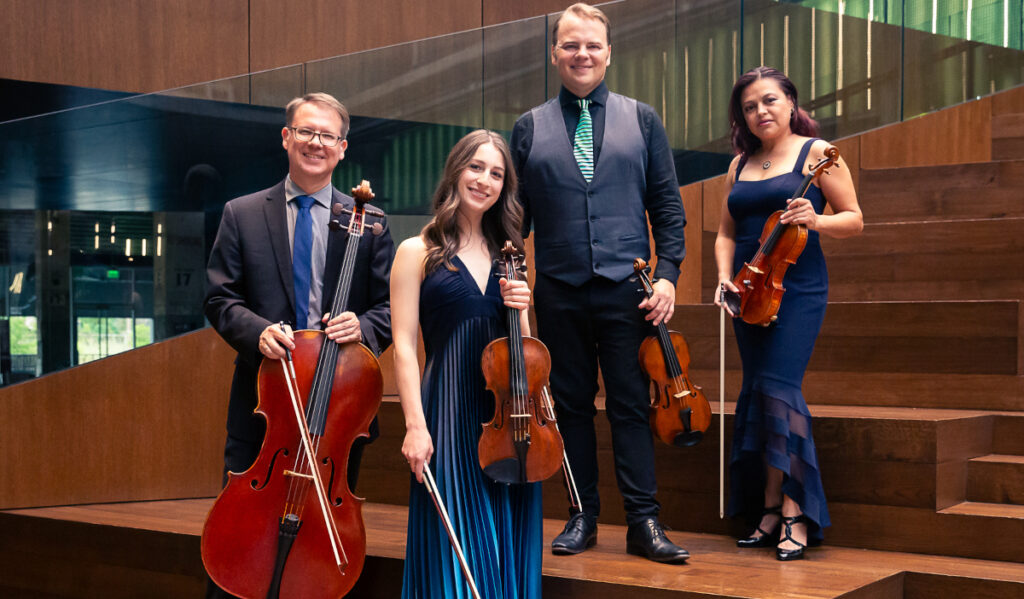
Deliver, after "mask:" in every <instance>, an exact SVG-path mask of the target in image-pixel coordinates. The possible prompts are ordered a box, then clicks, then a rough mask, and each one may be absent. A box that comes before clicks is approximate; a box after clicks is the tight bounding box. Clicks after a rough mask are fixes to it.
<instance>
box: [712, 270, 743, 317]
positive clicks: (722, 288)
mask: <svg viewBox="0 0 1024 599" xmlns="http://www.w3.org/2000/svg"><path fill="white" fill-rule="evenodd" d="M726 291H732V292H734V293H739V292H740V290H739V289H738V288H737V287H736V286H735V285H733V284H732V281H731V280H730V279H723V280H722V281H719V282H718V292H717V293H715V305H716V306H718V307H719V308H725V312H726V313H727V314H728V315H729V316H732V317H733V318H736V316H738V315H737V314H733V313H732V310H730V309H729V305H728V304H726V303H725V298H724V297H723V295H724V293H725V292H726Z"/></svg>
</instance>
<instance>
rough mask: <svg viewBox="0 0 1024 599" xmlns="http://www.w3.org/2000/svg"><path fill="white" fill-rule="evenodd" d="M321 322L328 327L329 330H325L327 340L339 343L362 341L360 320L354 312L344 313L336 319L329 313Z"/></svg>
mask: <svg viewBox="0 0 1024 599" xmlns="http://www.w3.org/2000/svg"><path fill="white" fill-rule="evenodd" d="M321 322H323V323H324V324H326V325H327V328H326V329H324V332H325V333H327V338H328V339H332V340H334V341H337V342H338V343H348V342H350V341H361V340H362V338H363V333H362V330H361V329H360V328H359V319H358V318H357V317H356V315H355V313H353V312H342V313H341V314H339V315H337V316H335V317H334V318H331V315H330V313H327V314H324V317H323V318H322V319H321Z"/></svg>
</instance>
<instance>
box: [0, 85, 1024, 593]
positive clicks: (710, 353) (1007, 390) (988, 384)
mask: <svg viewBox="0 0 1024 599" xmlns="http://www.w3.org/2000/svg"><path fill="white" fill-rule="evenodd" d="M958 115H960V116H958ZM963 115H967V116H963ZM951 123H952V124H954V125H955V124H956V123H968V124H969V126H964V127H959V128H958V127H955V126H952V125H950V124H951ZM979 123H983V124H984V126H981V125H979ZM937 132H938V133H937ZM979 132H980V133H979ZM940 134H941V135H944V136H948V137H949V139H946V138H944V137H942V138H938V137H936V136H937V135H940ZM838 145H839V146H840V149H841V151H842V152H843V159H844V160H845V161H846V162H845V165H846V166H847V167H848V168H850V169H851V172H852V173H853V174H854V180H855V182H856V184H857V186H858V190H859V197H860V201H861V204H862V206H863V209H864V213H865V220H866V226H865V232H864V235H863V236H861V237H858V238H853V239H847V240H839V241H834V240H828V239H826V240H824V247H825V251H826V254H827V259H828V262H829V267H830V273H831V279H832V281H831V298H830V299H831V301H830V304H829V307H828V312H827V315H826V319H825V324H824V327H823V330H822V333H821V336H820V338H819V341H818V345H817V348H816V351H815V354H814V357H813V359H812V360H811V363H810V366H809V370H808V373H807V376H806V379H805V384H804V395H805V397H806V398H807V400H808V403H809V405H810V408H811V412H812V414H813V415H814V417H815V421H814V427H815V428H814V435H815V441H816V443H817V446H818V449H819V461H820V466H821V470H822V475H823V479H824V484H825V491H826V494H827V496H828V498H829V501H830V503H829V507H830V510H831V514H832V521H833V526H832V527H831V528H829V529H828V530H826V545H825V547H823V548H821V549H814V550H812V551H811V552H810V553H809V558H808V559H807V560H805V561H804V562H803V563H792V564H781V565H780V564H778V563H777V562H775V561H774V560H773V559H771V557H770V552H768V551H767V550H766V551H765V552H753V553H752V552H742V551H740V550H738V549H736V548H735V546H734V543H733V540H732V536H731V535H738V534H741V533H743V532H746V531H745V530H744V527H743V524H742V523H739V522H734V521H730V520H720V519H719V518H718V442H719V437H718V432H717V431H718V425H719V422H720V420H719V418H723V417H724V418H725V425H726V431H727V433H726V434H727V438H726V439H725V441H726V444H727V445H728V444H729V441H730V438H731V430H732V418H733V409H734V408H733V405H732V403H731V402H730V403H727V404H726V406H725V410H724V413H719V411H718V407H717V397H718V393H719V389H718V335H719V328H718V323H719V312H718V311H717V309H716V308H715V307H714V306H713V305H712V304H711V303H710V298H711V290H712V289H713V287H714V284H715V280H714V265H713V257H712V256H713V252H712V251H711V248H712V244H713V241H714V234H715V231H717V226H718V222H717V218H718V217H717V215H718V214H720V202H721V200H722V195H721V193H720V192H721V189H722V182H721V178H718V179H712V180H708V181H704V182H700V183H695V184H692V185H689V186H686V187H684V188H683V190H682V192H683V201H684V204H686V206H687V214H688V217H689V219H690V224H689V225H688V229H687V239H688V240H689V241H690V243H689V244H688V245H689V256H690V257H689V258H688V263H687V264H685V265H684V278H683V279H681V286H682V287H681V289H682V290H681V292H680V296H679V297H680V305H679V306H677V310H676V315H675V317H674V318H673V321H672V323H671V326H672V328H675V329H677V330H680V331H682V332H683V333H684V335H686V337H687V339H688V341H689V344H690V349H691V355H692V358H693V362H692V364H691V375H692V378H693V379H694V380H695V381H696V382H697V383H698V384H702V385H703V386H704V388H705V391H706V393H707V395H708V397H709V398H711V399H712V400H713V405H714V409H715V418H714V421H713V422H712V426H711V429H710V430H709V431H708V435H707V437H706V439H705V440H704V441H703V442H702V443H701V444H699V445H698V446H696V447H694V448H691V449H687V450H680V449H677V448H672V447H667V446H664V445H660V444H658V445H657V446H656V447H657V455H656V460H657V464H656V467H657V474H658V481H659V484H660V488H659V494H658V498H659V500H660V501H661V503H662V520H663V521H664V522H665V523H666V524H668V525H669V526H671V527H672V528H673V529H674V532H672V533H670V535H671V536H672V537H673V538H674V539H677V540H679V541H680V542H681V543H682V544H683V545H684V546H686V547H687V548H688V549H689V550H690V551H691V552H692V553H693V556H694V557H693V558H692V559H691V563H690V565H689V566H686V567H685V568H672V567H668V566H660V565H655V564H650V563H647V562H646V561H645V560H641V559H639V558H633V557H630V556H626V555H625V554H624V553H623V534H624V532H623V529H622V528H621V527H620V526H621V524H623V522H624V514H623V513H622V506H621V501H620V499H619V496H618V491H617V489H616V488H615V484H614V477H613V476H612V456H611V450H610V447H611V444H610V434H609V430H608V424H607V421H606V419H604V418H601V417H599V418H598V419H597V426H598V439H599V444H600V445H599V447H600V449H599V456H598V458H599V462H600V468H601V472H602V478H601V484H600V492H601V495H602V498H603V512H602V516H601V523H602V524H601V531H602V532H601V542H600V543H599V545H598V547H597V548H596V549H595V550H594V551H592V552H587V553H586V554H584V556H580V557H578V558H553V557H550V556H547V555H546V556H545V592H546V593H548V592H555V591H558V592H562V593H568V596H576V595H583V594H585V595H586V596H592V597H594V598H595V599H597V598H599V597H620V596H638V597H640V596H642V597H667V596H673V597H675V596H682V597H769V596H772V597H788V596H801V597H823V598H824V597H843V598H846V599H875V598H878V599H919V598H922V599H923V598H925V597H928V598H930V597H943V596H958V597H966V598H972V599H973V598H978V599H981V598H987V597H1016V596H1024V551H1021V549H1020V539H1022V538H1024V476H1022V475H1024V376H1022V375H1024V309H1022V303H1024V266H1022V264H1024V262H1022V258H1024V88H1020V89H1016V90H1011V91H1009V92H1004V93H1002V94H999V95H997V96H993V97H990V98H984V99H982V100H979V101H976V102H971V103H968V104H965V105H962V106H959V107H954V108H951V109H948V110H946V111H942V112H940V113H936V114H934V115H928V116H925V117H921V118H919V119H914V120H912V121H908V122H906V123H901V124H898V125H893V126H891V127H886V128H883V129H879V130H876V131H872V132H868V133H866V134H863V135H861V136H858V137H856V138H852V139H847V140H842V141H840V142H838ZM993 157H997V158H999V160H992V158H993ZM709 273H710V274H709ZM687 285H690V287H687ZM232 357H233V356H232V353H231V351H230V350H229V349H228V348H227V346H226V344H224V343H223V342H221V341H220V340H219V339H217V338H216V336H215V334H214V333H212V332H211V331H209V330H204V331H199V332H197V333H194V334H190V335H186V336H183V337H180V338H176V339H173V340H169V341H166V342H162V343H158V344H155V345H153V346H149V347H147V348H142V349H140V350H136V351H133V352H128V353H126V354H122V355H119V356H114V357H111V358H108V359H105V360H101V361H98V362H94V363H91V364H87V365H84V366H81V367H78V368H74V369H71V370H68V371H65V372H61V373H56V374H54V375H50V376H46V377H42V378H40V379H38V380H35V381H30V382H26V383H23V384H20V385H15V386H12V387H8V388H5V389H2V390H0V480H3V481H4V482H5V484H3V485H0V510H4V511H3V512H0V558H4V559H0V563H3V564H4V565H3V566H0V596H5V597H7V596H10V597H100V596H102V597H121V596H124V597H132V596H153V597H158V596H161V597H162V596H168V597H170V596H191V595H194V594H195V593H194V591H196V590H198V589H200V588H201V586H202V570H201V564H200V563H199V561H198V537H197V530H198V526H199V524H200V523H201V520H202V515H203V514H204V513H205V509H206V506H207V505H208V499H207V500H198V499H195V498H199V497H210V496H212V495H214V494H216V492H217V490H218V488H219V487H218V483H219V472H220V467H221V466H220V465H221V459H222V456H221V447H222V444H223V438H224V429H223V423H224V414H225V410H226V402H227V395H228V394H227V388H228V384H229V380H230V375H229V374H228V373H229V372H230V371H231V359H232ZM381 363H382V366H383V367H384V371H385V378H386V386H385V389H386V391H385V392H386V393H388V394H390V395H389V396H388V397H386V399H385V402H384V405H383V407H382V409H381V412H380V419H381V430H382V436H381V438H380V439H379V440H378V441H377V442H375V443H374V444H373V445H371V446H370V447H369V448H368V449H367V451H366V453H365V456H364V461H363V468H362V474H361V477H360V481H361V482H360V489H359V491H360V492H361V493H363V494H365V495H367V496H368V497H367V498H368V500H369V501H370V502H372V504H373V505H370V506H367V508H368V511H367V521H368V526H370V527H371V528H373V529H374V531H375V534H378V535H380V536H379V537H378V538H377V539H376V540H375V541H374V544H373V547H372V551H373V552H374V553H373V556H372V559H370V560H368V562H367V570H366V572H364V575H363V579H361V581H360V587H359V588H365V587H364V586H363V585H364V584H365V585H371V584H378V585H379V587H377V589H376V590H366V591H365V592H364V591H360V593H358V594H355V593H354V594H353V596H358V597H375V596H394V594H395V589H397V584H399V581H400V579H399V578H398V577H399V574H400V572H401V559H402V548H403V547H404V545H403V543H404V528H403V525H402V520H403V514H404V511H403V510H404V507H403V506H405V505H406V504H407V499H408V493H409V485H410V477H409V474H408V468H407V466H406V464H405V462H404V460H403V459H402V457H401V454H400V451H399V449H400V447H401V443H402V437H403V435H404V425H403V422H402V415H401V409H400V406H399V405H398V403H397V398H395V397H394V393H395V387H394V380H393V376H392V373H391V366H392V363H391V357H390V355H385V356H384V357H383V358H382V360H381ZM154 364H157V365H165V364H175V365H176V366H175V367H173V368H163V367H160V368H155V369H154V368H152V366H153V365H154ZM726 369H727V372H726V383H725V387H726V388H725V392H726V397H727V398H728V399H729V400H734V399H735V398H736V396H737V395H738V392H739V386H740V379H741V373H740V362H739V356H738V353H737V351H736V348H735V344H734V342H733V340H732V334H731V332H729V333H728V334H727V341H726ZM139 372H146V373H147V376H143V377H140V376H139V375H138V373H139ZM92 407H98V408H99V409H86V408H92ZM371 481H372V484H370V483H371ZM173 499H182V500H183V501H184V503H182V504H178V503H177V502H174V501H164V502H160V503H159V504H133V503H123V504H117V505H115V506H114V507H111V505H110V504H111V503H113V502H141V501H146V500H173ZM74 504H103V505H93V506H83V507H81V508H76V507H73V505H74ZM136 505H137V506H139V509H138V510H136V509H135V507H134V506H136ZM36 506H69V507H54V508H41V507H36ZM544 507H545V516H546V517H547V518H550V519H551V520H549V521H547V522H546V529H545V534H546V538H548V539H550V537H551V536H553V534H554V533H555V532H557V529H558V526H559V522H560V521H561V519H562V518H564V516H565V512H566V500H565V494H564V491H563V489H562V487H561V484H560V482H559V481H557V480H551V481H549V482H548V483H545V486H544ZM13 508H34V509H33V510H24V509H22V510H17V511H14V510H13ZM179 509H180V510H182V511H181V512H180V513H179V512H178V511H177V510H179ZM111 512H120V513H119V514H118V515H117V516H116V517H111V518H110V519H107V516H102V515H97V514H108V513H111ZM794 584H796V585H797V586H799V590H796V589H794ZM33 585H34V586H33Z"/></svg>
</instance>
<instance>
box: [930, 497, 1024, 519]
mask: <svg viewBox="0 0 1024 599" xmlns="http://www.w3.org/2000/svg"><path fill="white" fill-rule="evenodd" d="M941 513H943V514H952V515H960V516H982V517H985V518H992V519H997V520H1003V521H1005V522H1006V523H1007V524H1016V523H1017V522H1024V505H1010V504H1006V503H987V502H982V501H964V502H963V503H958V504H956V505H954V506H950V507H948V508H946V509H944V510H942V511H941Z"/></svg>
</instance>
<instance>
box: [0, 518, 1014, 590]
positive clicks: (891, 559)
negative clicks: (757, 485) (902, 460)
mask: <svg viewBox="0 0 1024 599" xmlns="http://www.w3.org/2000/svg"><path fill="white" fill-rule="evenodd" d="M211 504H212V499H198V500H184V501H159V502H139V503H126V504H107V505H85V506H69V507H56V508H42V509H35V510H18V511H16V512H6V513H0V558H2V559H0V595H2V596H3V597H5V598H11V599H21V598H23V597H25V598H27V597H32V598H38V597H58V596H59V597H62V598H65V599H67V598H78V597H106V598H111V599H120V598H129V597H143V596H144V597H147V598H154V599H161V598H164V597H167V598H171V597H174V598H179V597H198V596H200V595H201V593H202V589H203V570H202V564H201V562H200V558H199V533H200V530H201V527H202V522H203V519H204V518H205V515H206V512H207V510H208V509H209V506H210V505H211ZM363 514H364V521H365V522H366V526H367V560H366V567H365V569H364V571H363V574H362V576H361V577H360V580H359V581H358V582H357V584H356V586H355V588H354V589H353V591H352V593H351V594H350V595H349V596H350V597H353V598H360V599H365V598H372V599H375V598H378V597H379V598H389V599H390V598H393V597H397V596H398V595H399V592H400V589H401V580H402V568H403V560H404V556H405V525H406V522H407V513H406V510H405V508H403V507H400V506H391V505H381V504H366V505H365V506H364V508H363ZM560 531H561V521H558V520H546V521H545V523H544V547H545V554H544V565H543V568H544V570H543V592H544V595H545V596H549V597H551V596H564V597H592V598H593V599H618V598H621V597H631V598H632V597H637V598H640V599H667V598H668V597H689V598H693V599H698V598H699V599H704V598H717V597H722V598H735V599H741V598H754V597H759V598H765V599H776V598H790V597H802V598H805V599H828V598H836V599H838V598H844V599H904V598H908V597H909V598H912V599H918V598H919V597H923V596H925V595H921V594H920V593H921V592H924V591H927V590H930V589H935V588H942V587H941V586H938V587H937V586H936V585H937V584H938V583H939V582H940V581H947V582H951V583H953V586H951V587H947V588H957V589H959V590H960V591H961V593H962V594H958V595H957V596H958V597H966V598H968V599H981V598H983V597H997V596H1005V597H1009V596H1016V595H1014V594H1018V595H1019V594H1021V593H1024V565H1021V564H1016V563H1007V562H999V561H992V560H978V559H964V558H948V557H937V556H930V555H916V554H908V553H898V552H879V551H864V550H856V549H846V548H843V547H835V546H829V545H826V546H823V547H820V548H813V549H811V550H809V552H808V557H807V559H805V560H803V561H801V562H791V563H785V564H784V563H780V562H778V561H776V560H775V559H772V557H771V553H770V551H769V550H757V551H750V550H741V549H737V548H736V546H735V542H734V540H733V538H731V537H725V536H721V535H709V534H698V533H691V532H682V531H671V532H669V536H670V538H671V539H672V540H673V541H675V542H677V543H679V544H680V545H682V546H683V547H686V548H687V549H688V550H689V551H690V553H691V556H692V557H691V558H690V560H689V562H688V565H686V566H667V565H661V564H655V563H653V562H649V561H647V560H644V559H642V558H638V557H635V556H630V555H627V554H626V553H625V551H624V547H625V533H626V531H625V528H624V527H621V526H613V525H601V526H600V528H599V535H598V542H597V545H596V546H595V547H594V548H593V549H591V550H589V551H586V552H585V553H582V554H580V555H577V556H552V555H550V553H548V552H547V551H546V547H547V546H548V544H549V543H550V540H551V539H552V538H553V537H554V535H555V534H557V533H558V532H560ZM993 590H995V591H998V592H999V593H1010V594H992V592H993ZM908 591H910V594H908V593H907V592H908ZM914 593H918V594H914ZM985 593H987V594H985ZM930 596H938V595H930Z"/></svg>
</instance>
